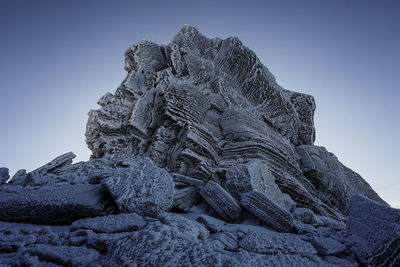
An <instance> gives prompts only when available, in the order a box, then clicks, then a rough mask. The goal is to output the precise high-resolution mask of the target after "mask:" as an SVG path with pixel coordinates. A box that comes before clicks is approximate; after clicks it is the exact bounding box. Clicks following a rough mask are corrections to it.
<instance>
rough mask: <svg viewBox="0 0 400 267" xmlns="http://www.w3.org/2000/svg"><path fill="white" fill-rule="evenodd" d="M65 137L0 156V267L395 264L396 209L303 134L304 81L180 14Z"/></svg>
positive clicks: (131, 58)
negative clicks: (74, 134) (26, 159)
mask: <svg viewBox="0 0 400 267" xmlns="http://www.w3.org/2000/svg"><path fill="white" fill-rule="evenodd" d="M125 70H126V71H127V76H126V78H125V79H124V80H123V81H122V83H121V85H120V86H119V87H118V88H117V90H116V91H115V93H114V94H112V93H106V94H105V95H104V96H102V97H101V98H100V99H99V100H98V102H97V103H98V104H99V105H100V108H99V109H97V110H91V111H90V112H89V119H88V122H87V128H86V133H85V136H86V142H87V145H88V147H89V148H90V150H91V151H92V156H91V159H90V160H89V161H86V162H78V163H72V160H73V159H74V158H75V155H74V154H73V153H72V152H69V153H66V154H63V155H61V156H59V157H57V158H55V159H54V160H51V161H50V162H49V163H48V164H46V165H44V166H42V167H39V168H37V169H36V170H34V171H30V172H27V171H26V170H25V169H21V170H19V171H18V172H17V173H16V174H15V175H14V176H12V178H11V179H10V175H9V171H8V169H7V168H0V266H192V265H196V266H360V265H361V266H399V265H400V210H396V209H393V208H391V207H390V206H389V205H388V204H387V203H385V202H384V201H383V200H382V199H381V198H380V197H379V196H378V195H377V194H376V192H375V191H374V190H373V189H372V188H371V187H370V186H369V184H368V183H367V182H366V181H365V180H364V179H363V178H362V177H361V176H360V175H358V174H357V173H355V172H354V171H352V170H351V169H349V168H347V167H346V166H344V165H343V164H342V163H340V162H339V160H338V159H337V158H336V157H335V155H333V154H332V153H330V152H328V151H327V150H326V149H325V148H324V147H319V146H315V145H314V140H315V134H316V131H315V128H314V122H313V121H314V111H315V109H316V105H315V102H314V98H313V97H312V96H310V95H306V94H303V93H298V92H294V91H289V90H286V89H284V88H282V87H281V86H279V85H278V84H277V82H276V81H275V78H274V76H273V75H272V74H271V73H270V72H269V70H268V69H267V68H266V67H265V66H264V65H263V64H262V63H261V62H260V60H259V59H258V58H257V56H256V55H255V53H254V52H253V51H251V50H250V49H249V48H247V47H246V46H244V45H243V43H242V42H241V41H240V40H239V39H238V38H235V37H229V38H227V39H224V40H222V39H220V38H213V39H209V38H207V37H205V36H204V35H202V34H201V33H200V32H198V31H197V29H195V28H194V27H191V26H188V25H185V26H184V27H183V28H182V29H181V30H180V31H179V32H178V33H177V35H176V36H175V37H174V38H173V39H172V41H171V42H170V43H169V44H167V45H158V44H156V43H153V42H151V41H147V40H144V41H141V42H139V43H137V44H134V45H133V46H132V47H130V48H129V49H128V50H127V51H126V52H125Z"/></svg>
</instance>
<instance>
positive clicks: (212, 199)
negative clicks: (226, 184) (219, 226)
mask: <svg viewBox="0 0 400 267" xmlns="http://www.w3.org/2000/svg"><path fill="white" fill-rule="evenodd" d="M200 194H201V196H202V197H203V198H204V200H205V201H206V202H207V203H208V204H209V205H210V206H211V207H212V208H213V209H214V210H215V211H216V212H217V213H218V215H219V216H221V218H222V219H223V220H225V221H227V222H235V221H236V220H238V219H239V218H240V215H241V213H242V209H241V208H240V206H239V203H238V202H237V201H236V200H235V199H234V198H233V197H232V196H231V195H230V194H229V193H228V192H226V191H225V190H224V189H223V188H222V187H221V186H220V185H219V184H217V183H215V182H212V181H210V182H208V183H207V184H206V185H205V186H204V187H203V188H202V189H201V191H200Z"/></svg>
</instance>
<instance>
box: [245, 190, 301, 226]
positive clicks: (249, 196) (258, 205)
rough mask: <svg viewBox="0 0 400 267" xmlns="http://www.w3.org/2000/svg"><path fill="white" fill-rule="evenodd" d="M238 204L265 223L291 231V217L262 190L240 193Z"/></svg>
mask: <svg viewBox="0 0 400 267" xmlns="http://www.w3.org/2000/svg"><path fill="white" fill-rule="evenodd" d="M240 205H242V206H243V207H244V208H246V209H247V210H248V211H249V212H250V213H251V214H253V215H254V216H256V217H257V218H259V219H260V220H262V221H263V222H264V223H265V224H266V225H268V226H269V227H271V228H272V229H274V230H276V231H279V232H291V231H292V228H293V217H292V215H290V213H288V212H287V211H286V210H285V209H283V208H281V207H280V206H279V205H277V204H276V203H275V202H274V201H273V200H271V199H270V198H269V197H268V196H267V195H266V194H264V193H263V192H260V191H257V190H252V191H250V192H248V193H244V194H242V195H241V200H240Z"/></svg>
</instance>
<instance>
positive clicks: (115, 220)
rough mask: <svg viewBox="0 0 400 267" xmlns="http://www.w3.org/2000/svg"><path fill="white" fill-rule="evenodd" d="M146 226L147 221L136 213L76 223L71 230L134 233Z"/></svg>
mask: <svg viewBox="0 0 400 267" xmlns="http://www.w3.org/2000/svg"><path fill="white" fill-rule="evenodd" d="M145 226H146V222H145V220H144V219H143V218H142V217H141V216H139V215H137V214H136V213H120V214H116V215H108V216H101V217H94V218H85V219H80V220H77V221H74V222H73V223H72V224H71V229H90V230H92V231H93V232H96V233H119V232H132V231H137V230H140V229H142V228H143V227H145Z"/></svg>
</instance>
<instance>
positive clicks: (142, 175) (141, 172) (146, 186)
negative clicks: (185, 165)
mask: <svg viewBox="0 0 400 267" xmlns="http://www.w3.org/2000/svg"><path fill="white" fill-rule="evenodd" d="M128 168H129V172H128V173H127V175H126V176H113V177H109V178H106V179H104V180H102V185H103V186H104V187H105V188H106V190H107V191H108V192H109V193H110V195H111V196H112V197H113V198H114V200H115V203H116V204H117V206H118V208H119V210H120V212H128V213H130V212H136V213H138V214H140V215H145V216H153V217H157V216H158V215H159V214H161V213H163V212H166V211H169V210H170V209H171V208H172V204H173V195H174V182H173V180H172V177H171V175H170V174H169V173H168V172H167V171H166V170H164V169H161V168H158V167H156V166H154V164H153V162H152V161H151V160H150V159H148V158H139V157H138V158H136V161H134V163H132V164H131V165H130V166H129V167H128Z"/></svg>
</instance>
